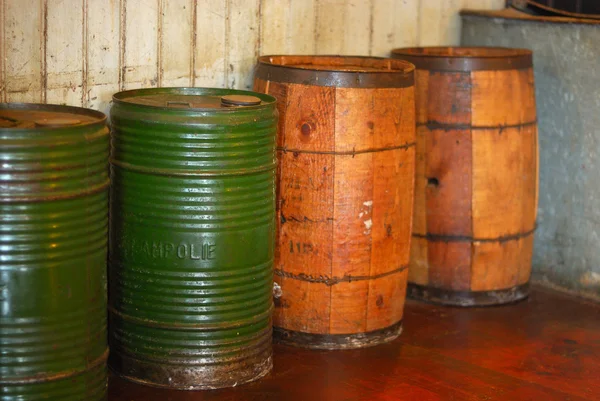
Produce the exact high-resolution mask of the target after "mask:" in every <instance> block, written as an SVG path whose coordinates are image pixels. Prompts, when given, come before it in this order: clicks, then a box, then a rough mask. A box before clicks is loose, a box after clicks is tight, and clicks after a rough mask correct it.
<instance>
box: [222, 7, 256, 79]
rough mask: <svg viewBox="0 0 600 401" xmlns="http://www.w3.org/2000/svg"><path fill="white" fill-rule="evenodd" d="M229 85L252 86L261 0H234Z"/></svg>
mask: <svg viewBox="0 0 600 401" xmlns="http://www.w3.org/2000/svg"><path fill="white" fill-rule="evenodd" d="M230 2H231V5H230V8H229V20H228V25H229V32H230V35H229V40H228V44H229V46H228V47H227V49H226V51H227V52H228V53H229V58H228V65H226V68H227V70H228V73H227V87H229V88H236V89H250V88H252V70H253V68H254V65H255V63H256V58H257V57H258V53H259V49H260V40H259V38H260V36H259V35H260V33H259V29H260V28H259V25H260V24H259V22H260V18H259V10H260V2H259V0H230Z"/></svg>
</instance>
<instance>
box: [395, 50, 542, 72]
mask: <svg viewBox="0 0 600 401" xmlns="http://www.w3.org/2000/svg"><path fill="white" fill-rule="evenodd" d="M392 57H393V58H396V59H401V60H405V61H408V62H410V63H412V64H414V65H415V66H416V67H417V69H418V70H429V71H456V72H469V71H486V70H521V69H525V68H532V67H533V57H532V52H531V50H527V49H511V48H506V47H410V48H400V49H394V50H392Z"/></svg>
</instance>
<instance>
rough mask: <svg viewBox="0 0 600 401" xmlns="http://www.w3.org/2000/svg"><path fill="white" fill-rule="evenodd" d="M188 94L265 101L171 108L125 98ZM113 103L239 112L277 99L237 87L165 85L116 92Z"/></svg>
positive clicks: (139, 106)
mask: <svg viewBox="0 0 600 401" xmlns="http://www.w3.org/2000/svg"><path fill="white" fill-rule="evenodd" d="M169 94H171V95H189V96H225V95H247V96H255V97H257V98H259V99H260V100H262V101H263V102H265V103H264V104H263V103H262V102H261V104H258V105H250V106H239V107H221V108H209V107H194V108H173V107H168V106H164V107H159V106H152V105H144V104H136V103H132V102H128V101H127V100H126V99H129V98H132V97H136V96H142V95H143V96H147V95H169ZM112 99H113V103H114V104H119V105H124V106H126V107H138V108H141V109H148V110H168V111H171V112H175V113H177V112H181V113H189V112H211V113H239V112H240V111H241V110H259V109H264V108H269V107H272V106H274V105H275V103H276V102H277V100H276V99H275V98H274V97H273V96H270V95H267V94H264V93H259V92H252V91H245V90H238V89H223V88H190V87H167V88H142V89H131V90H126V91H122V92H117V93H115V94H114V95H113V97H112Z"/></svg>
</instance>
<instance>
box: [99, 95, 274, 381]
mask: <svg viewBox="0 0 600 401" xmlns="http://www.w3.org/2000/svg"><path fill="white" fill-rule="evenodd" d="M113 100H114V105H113V107H112V109H111V122H112V128H113V137H112V149H113V153H112V160H111V164H112V170H111V171H112V173H111V176H112V180H113V186H112V190H111V207H110V210H111V212H110V214H111V230H110V245H109V247H110V251H109V254H110V257H109V266H110V268H109V280H110V286H109V287H110V297H109V298H110V301H109V302H110V307H109V311H110V322H111V335H110V344H111V359H110V362H109V363H110V366H111V368H112V369H113V370H115V371H116V372H117V373H118V374H120V375H122V376H124V377H126V378H128V379H130V380H134V381H137V382H142V383H146V384H150V385H155V386H160V387H171V388H182V389H196V388H219V387H227V386H235V385H236V384H242V383H244V382H248V381H251V380H255V379H257V378H259V377H261V376H263V375H265V374H266V373H267V372H268V371H269V370H270V369H271V366H272V361H271V314H272V275H273V252H274V216H275V185H274V180H275V177H274V173H275V171H274V170H275V165H276V161H275V160H276V159H275V133H276V125H277V112H276V108H275V99H274V98H272V97H270V96H267V95H263V94H256V93H252V92H243V91H233V90H224V89H199V88H185V89H184V88H180V89H168V88H166V89H164V88H163V89H142V90H134V91H128V92H121V93H118V94H116V95H115V96H114V99H113ZM255 103H256V104H255Z"/></svg>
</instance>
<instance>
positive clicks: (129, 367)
mask: <svg viewBox="0 0 600 401" xmlns="http://www.w3.org/2000/svg"><path fill="white" fill-rule="evenodd" d="M271 333H272V331H271V327H270V326H269V328H268V331H267V332H266V333H265V334H266V335H264V336H263V337H262V339H261V341H260V342H259V343H253V344H249V345H248V347H247V348H245V349H243V350H238V351H237V353H236V355H237V356H238V357H240V356H241V357H242V358H238V360H235V361H229V362H227V361H213V362H212V363H206V362H200V361H196V363H193V362H194V360H193V359H191V360H188V361H186V362H187V363H181V362H179V363H173V362H172V361H171V360H170V359H162V360H160V361H149V360H141V359H139V358H135V357H133V356H131V355H126V354H122V353H119V352H111V354H110V360H109V367H110V369H111V370H112V371H113V372H114V373H115V374H117V375H118V376H121V377H123V378H125V379H127V380H130V381H132V382H134V383H139V384H143V385H146V386H152V387H158V388H167V389H171V390H173V389H179V390H214V389H218V388H223V387H235V386H237V385H240V384H244V383H247V382H251V381H254V380H257V379H260V378H261V377H263V376H265V375H266V374H267V373H269V371H271V369H272V368H273V357H272V355H273V351H272V347H271V342H272V340H271V338H272V335H271ZM190 358H193V355H191V356H190Z"/></svg>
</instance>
